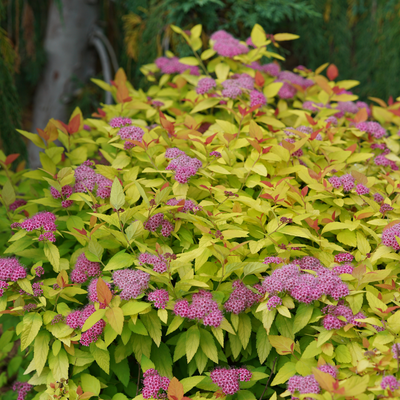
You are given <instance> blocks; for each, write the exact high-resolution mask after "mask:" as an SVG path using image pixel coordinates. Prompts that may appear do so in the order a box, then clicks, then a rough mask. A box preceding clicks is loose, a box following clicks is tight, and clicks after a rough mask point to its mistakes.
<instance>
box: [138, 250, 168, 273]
mask: <svg viewBox="0 0 400 400" xmlns="http://www.w3.org/2000/svg"><path fill="white" fill-rule="evenodd" d="M139 262H140V264H141V265H143V264H149V265H152V266H153V271H155V272H158V273H159V274H162V273H164V272H166V271H167V269H168V260H167V258H166V257H165V256H164V255H163V254H161V255H160V256H154V255H153V254H150V253H142V254H140V255H139Z"/></svg>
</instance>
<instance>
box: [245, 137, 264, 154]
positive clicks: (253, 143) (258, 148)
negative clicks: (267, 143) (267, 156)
mask: <svg viewBox="0 0 400 400" xmlns="http://www.w3.org/2000/svg"><path fill="white" fill-rule="evenodd" d="M247 141H248V142H249V143H250V144H251V145H252V147H254V148H255V149H256V150H257V151H258V153H261V151H262V149H261V146H260V145H259V144H258V142H257V140H251V139H247Z"/></svg>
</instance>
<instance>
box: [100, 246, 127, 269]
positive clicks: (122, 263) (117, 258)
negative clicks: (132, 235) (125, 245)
mask: <svg viewBox="0 0 400 400" xmlns="http://www.w3.org/2000/svg"><path fill="white" fill-rule="evenodd" d="M133 261H134V257H133V256H132V255H130V254H128V253H125V250H122V251H120V252H119V253H117V254H115V255H114V256H113V257H112V258H111V259H110V261H109V262H108V263H107V265H106V266H105V267H104V269H103V271H112V270H115V269H123V268H128V267H130V266H131V265H132V264H133Z"/></svg>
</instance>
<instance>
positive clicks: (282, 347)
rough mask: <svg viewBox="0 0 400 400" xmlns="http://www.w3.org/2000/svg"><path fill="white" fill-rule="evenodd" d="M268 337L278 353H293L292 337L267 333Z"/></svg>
mask: <svg viewBox="0 0 400 400" xmlns="http://www.w3.org/2000/svg"><path fill="white" fill-rule="evenodd" d="M268 339H269V341H270V343H271V345H272V347H274V348H275V350H276V351H277V352H278V354H280V355H282V356H284V355H287V354H291V353H293V350H294V341H293V340H292V339H289V338H287V337H285V336H276V335H268Z"/></svg>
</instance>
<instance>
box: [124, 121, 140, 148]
mask: <svg viewBox="0 0 400 400" xmlns="http://www.w3.org/2000/svg"><path fill="white" fill-rule="evenodd" d="M118 135H119V136H120V138H121V139H123V140H135V141H137V142H142V139H143V135H144V130H143V129H142V128H139V127H137V126H124V127H122V128H121V129H120V130H119V132H118ZM133 147H135V144H134V143H131V142H125V143H124V149H125V150H130V149H131V148H133Z"/></svg>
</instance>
